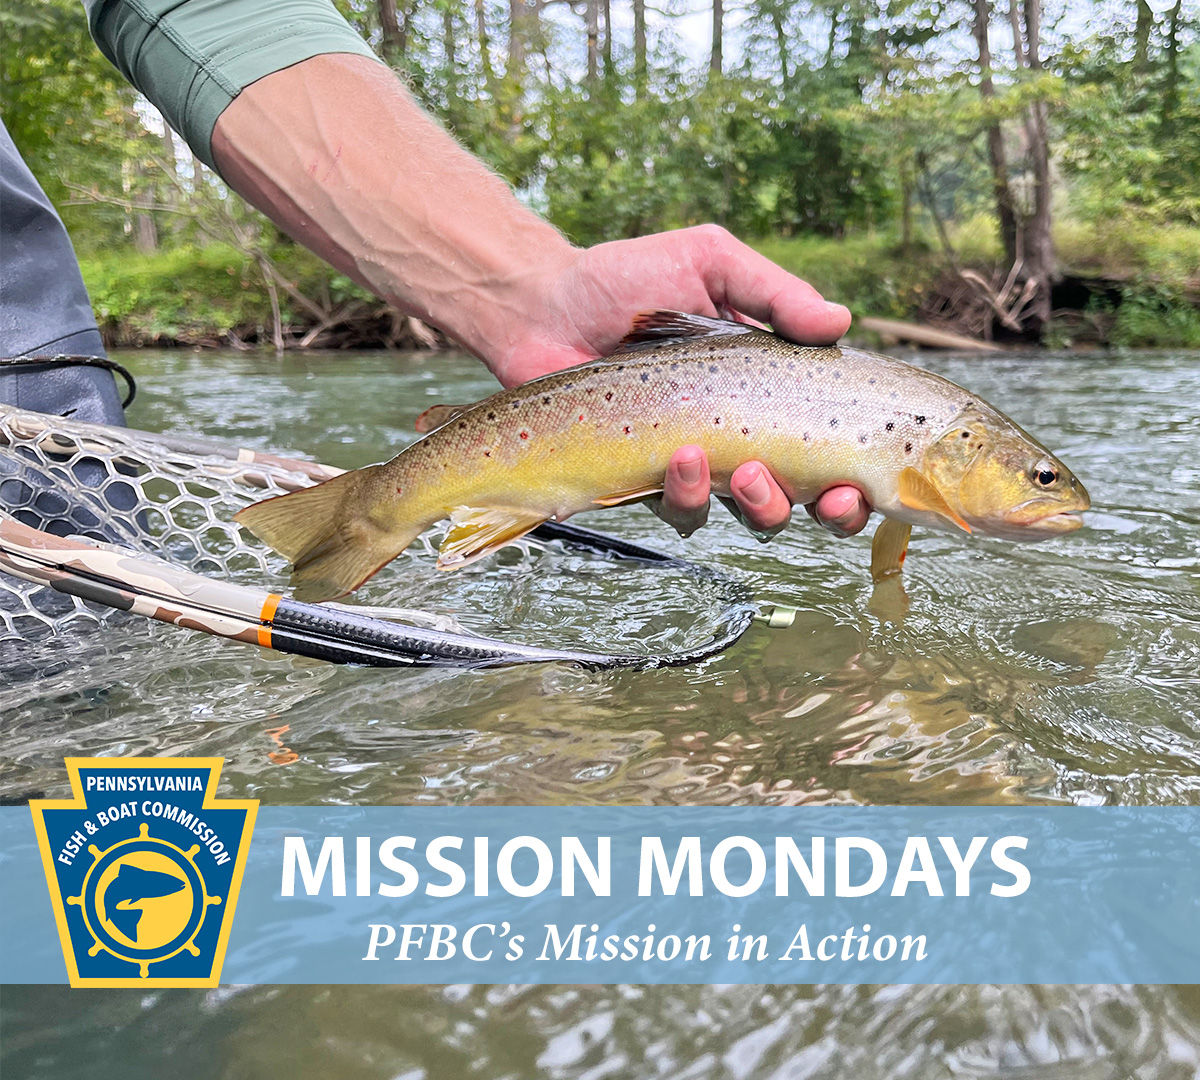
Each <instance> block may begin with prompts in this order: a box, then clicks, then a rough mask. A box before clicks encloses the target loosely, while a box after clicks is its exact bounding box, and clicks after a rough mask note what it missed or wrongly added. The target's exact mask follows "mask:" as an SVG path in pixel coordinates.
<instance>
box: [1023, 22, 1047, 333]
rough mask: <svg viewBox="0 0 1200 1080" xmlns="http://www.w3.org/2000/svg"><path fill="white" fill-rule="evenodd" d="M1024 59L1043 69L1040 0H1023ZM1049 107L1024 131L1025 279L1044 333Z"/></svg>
mask: <svg viewBox="0 0 1200 1080" xmlns="http://www.w3.org/2000/svg"><path fill="white" fill-rule="evenodd" d="M1023 6H1024V12H1025V57H1026V62H1027V64H1028V65H1029V70H1030V71H1035V72H1037V71H1041V70H1042V59H1041V23H1042V5H1041V0H1024V5H1023ZM1046 127H1047V118H1046V104H1045V102H1042V101H1035V102H1033V103H1032V104H1031V105H1030V106H1029V109H1028V112H1027V114H1026V121H1025V130H1026V133H1027V137H1028V140H1029V160H1030V167H1031V169H1032V171H1033V212H1032V214H1030V216H1029V218H1028V220H1027V221H1026V222H1025V223H1024V224H1025V228H1024V233H1025V244H1024V247H1025V276H1026V278H1027V279H1028V280H1030V281H1032V282H1033V283H1034V284H1035V285H1036V286H1037V292H1036V294H1035V295H1034V300H1033V307H1032V309H1031V313H1032V315H1033V321H1034V324H1035V328H1036V329H1037V330H1039V331H1040V330H1041V329H1042V328H1043V327H1045V326H1046V324H1047V323H1049V321H1050V287H1051V283H1052V281H1053V277H1054V237H1053V234H1052V232H1051V224H1052V223H1051V206H1050V199H1051V196H1052V194H1053V192H1052V191H1051V187H1050V147H1049V140H1048V138H1047V134H1046Z"/></svg>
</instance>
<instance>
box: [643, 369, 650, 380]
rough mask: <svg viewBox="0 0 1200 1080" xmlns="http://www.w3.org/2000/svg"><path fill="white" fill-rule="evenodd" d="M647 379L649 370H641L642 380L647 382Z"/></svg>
mask: <svg viewBox="0 0 1200 1080" xmlns="http://www.w3.org/2000/svg"><path fill="white" fill-rule="evenodd" d="M649 381H650V374H649V372H645V371H643V372H642V382H649Z"/></svg>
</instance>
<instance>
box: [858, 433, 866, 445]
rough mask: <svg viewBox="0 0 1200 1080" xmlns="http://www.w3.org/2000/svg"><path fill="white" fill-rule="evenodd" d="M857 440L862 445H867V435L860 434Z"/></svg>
mask: <svg viewBox="0 0 1200 1080" xmlns="http://www.w3.org/2000/svg"><path fill="white" fill-rule="evenodd" d="M858 441H859V442H860V443H862V444H863V446H866V445H867V437H866V436H865V435H860V436H859V437H858Z"/></svg>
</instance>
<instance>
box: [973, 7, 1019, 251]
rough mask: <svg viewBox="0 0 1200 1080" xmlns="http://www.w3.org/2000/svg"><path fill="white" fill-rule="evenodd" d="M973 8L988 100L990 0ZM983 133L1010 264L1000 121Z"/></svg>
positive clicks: (1011, 221)
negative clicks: (985, 136) (985, 135)
mask: <svg viewBox="0 0 1200 1080" xmlns="http://www.w3.org/2000/svg"><path fill="white" fill-rule="evenodd" d="M1013 2H1014V3H1015V2H1016V0H1013ZM974 8H975V18H974V20H973V24H972V32H973V33H974V35H975V43H976V45H977V46H978V48H979V72H980V78H979V94H980V97H982V98H983V99H984V100H985V101H990V100H992V99H993V98H995V96H996V88H995V85H994V84H993V83H992V50H991V48H990V46H989V45H988V26H989V24H990V22H991V15H992V7H991V0H974ZM986 134H987V148H988V161H989V163H990V164H991V168H992V193H993V197H994V198H995V200H996V219H997V221H998V222H999V225H1000V239H1001V242H1002V243H1003V244H1004V257H1005V259H1007V260H1008V264H1009V266H1012V265H1014V264H1015V263H1016V261H1017V216H1016V213H1015V211H1014V209H1013V201H1012V192H1011V191H1010V190H1009V186H1008V158H1007V155H1006V154H1005V152H1004V134H1003V132H1002V131H1001V130H1000V124H999V122H994V123H992V124H989V125H988V128H987V132H986Z"/></svg>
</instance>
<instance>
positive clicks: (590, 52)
mask: <svg viewBox="0 0 1200 1080" xmlns="http://www.w3.org/2000/svg"><path fill="white" fill-rule="evenodd" d="M583 16H584V21H585V23H586V25H587V85H588V89H589V91H590V90H594V89H595V86H596V83H597V82H598V81H599V80H600V3H599V0H585V3H584V10H583Z"/></svg>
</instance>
